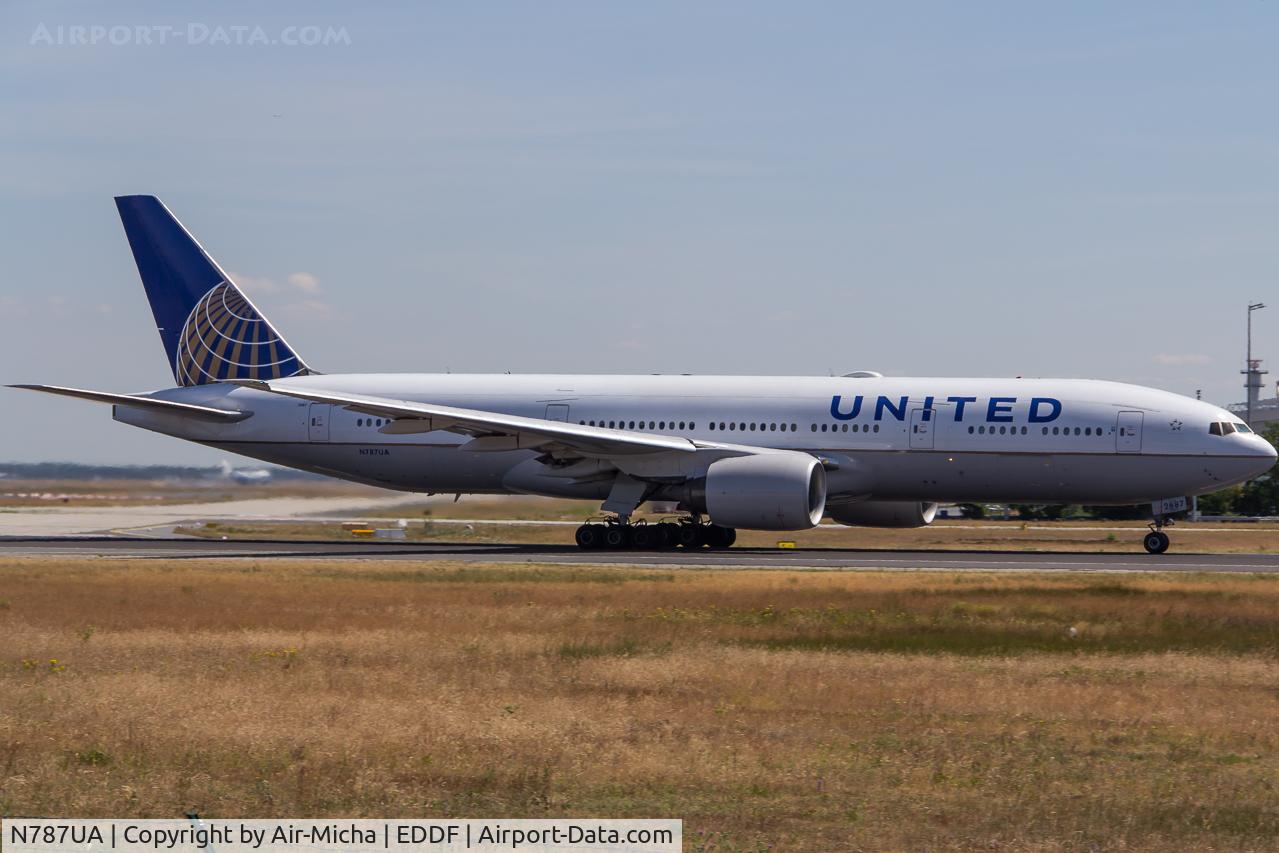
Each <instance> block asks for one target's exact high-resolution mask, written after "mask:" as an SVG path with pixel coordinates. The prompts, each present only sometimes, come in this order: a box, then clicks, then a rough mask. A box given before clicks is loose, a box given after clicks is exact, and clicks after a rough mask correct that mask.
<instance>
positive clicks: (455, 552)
mask: <svg viewBox="0 0 1279 853" xmlns="http://www.w3.org/2000/svg"><path fill="white" fill-rule="evenodd" d="M0 556H9V557H19V556H75V557H103V558H116V559H120V558H151V559H227V558H233V559H246V558H252V559H280V558H304V559H315V560H330V559H348V560H350V559H356V560H396V561H427V562H438V561H455V562H456V561H462V562H472V563H517V564H518V563H537V564H557V565H592V566H597V565H604V566H610V565H612V566H643V567H653V568H659V567H663V568H695V569H807V570H825V571H841V570H858V569H887V570H897V571H911V570H943V571H1075V572H1265V573H1272V572H1279V554H1277V555H1262V554H1256V555H1254V554H1188V553H1187V554H1177V553H1168V554H1161V555H1157V556H1155V555H1150V554H1145V553H1142V552H1140V551H1134V552H1133V553H1131V554H1126V553H1125V554H1113V553H1111V554H1098V553H1088V552H1064V553H1061V552H1058V553H1047V552H1038V551H1036V552H1029V551H893V550H868V549H834V548H797V549H771V548H769V549H751V548H733V549H730V550H727V551H693V552H689V551H682V550H677V551H661V552H652V551H585V552H584V551H580V550H578V549H577V548H576V547H573V546H559V545H473V544H406V543H403V542H387V543H380V542H280V541H250V540H234V541H232V540H227V541H204V540H198V539H138V538H130V537H80V538H62V537H0Z"/></svg>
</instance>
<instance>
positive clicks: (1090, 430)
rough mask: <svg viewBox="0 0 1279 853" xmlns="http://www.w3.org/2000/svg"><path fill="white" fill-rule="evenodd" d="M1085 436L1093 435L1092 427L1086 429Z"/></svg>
mask: <svg viewBox="0 0 1279 853" xmlns="http://www.w3.org/2000/svg"><path fill="white" fill-rule="evenodd" d="M1084 435H1092V427H1084Z"/></svg>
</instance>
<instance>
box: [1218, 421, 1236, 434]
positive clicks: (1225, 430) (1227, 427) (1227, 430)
mask: <svg viewBox="0 0 1279 853" xmlns="http://www.w3.org/2000/svg"><path fill="white" fill-rule="evenodd" d="M1234 431H1235V425H1234V424H1232V423H1231V422H1230V421H1223V422H1222V424H1221V434H1222V435H1230V434H1231V433H1232V432H1234Z"/></svg>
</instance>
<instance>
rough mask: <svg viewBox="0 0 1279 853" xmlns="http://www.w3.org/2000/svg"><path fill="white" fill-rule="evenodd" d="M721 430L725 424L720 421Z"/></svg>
mask: <svg viewBox="0 0 1279 853" xmlns="http://www.w3.org/2000/svg"><path fill="white" fill-rule="evenodd" d="M719 428H720V429H723V428H724V422H723V421H720V422H719Z"/></svg>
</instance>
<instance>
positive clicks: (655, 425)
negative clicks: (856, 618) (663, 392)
mask: <svg viewBox="0 0 1279 853" xmlns="http://www.w3.org/2000/svg"><path fill="white" fill-rule="evenodd" d="M370 423H372V421H370ZM578 423H579V424H581V425H582V426H598V427H607V428H608V429H656V430H665V429H673V430H674V429H680V430H682V429H697V424H696V423H695V422H693V421H578ZM381 425H382V422H381V421H380V420H379V421H378V426H381ZM1222 427H1230V432H1233V431H1234V427H1235V424H1230V423H1224V424H1213V425H1212V434H1213V435H1222V434H1223V433H1222V432H1221V431H1220V430H1221V428H1222ZM710 428H711V429H712V430H715V429H718V430H721V431H724V432H778V431H779V430H780V431H781V432H796V431H798V430H799V425H798V424H778V423H735V422H731V421H728V422H726V421H719V422H718V423H716V422H714V421H712V422H711V423H710ZM809 428H810V429H811V430H812V431H813V432H818V431H819V430H820V431H821V432H879V424H821V425H820V427H819V426H818V425H817V424H810V425H809ZM1071 430H1072V428H1071V427H1052V428H1051V434H1052V435H1071V434H1072V432H1071ZM1073 430H1074V432H1073V434H1074V435H1090V436H1091V435H1095V436H1102V435H1105V432H1104V430H1103V428H1102V427H1074V428H1073ZM1239 430H1240V431H1241V432H1244V431H1246V430H1247V427H1245V426H1243V425H1239ZM1029 431H1030V430H1029V429H1028V428H1027V427H1024V426H1023V427H1017V426H1000V427H995V426H994V425H993V424H992V425H990V426H985V425H984V424H983V425H981V426H970V427H968V433H969V435H974V434H975V435H1019V434H1020V435H1027V434H1028V433H1029ZM1043 434H1044V435H1049V434H1050V430H1049V428H1048V427H1043Z"/></svg>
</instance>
